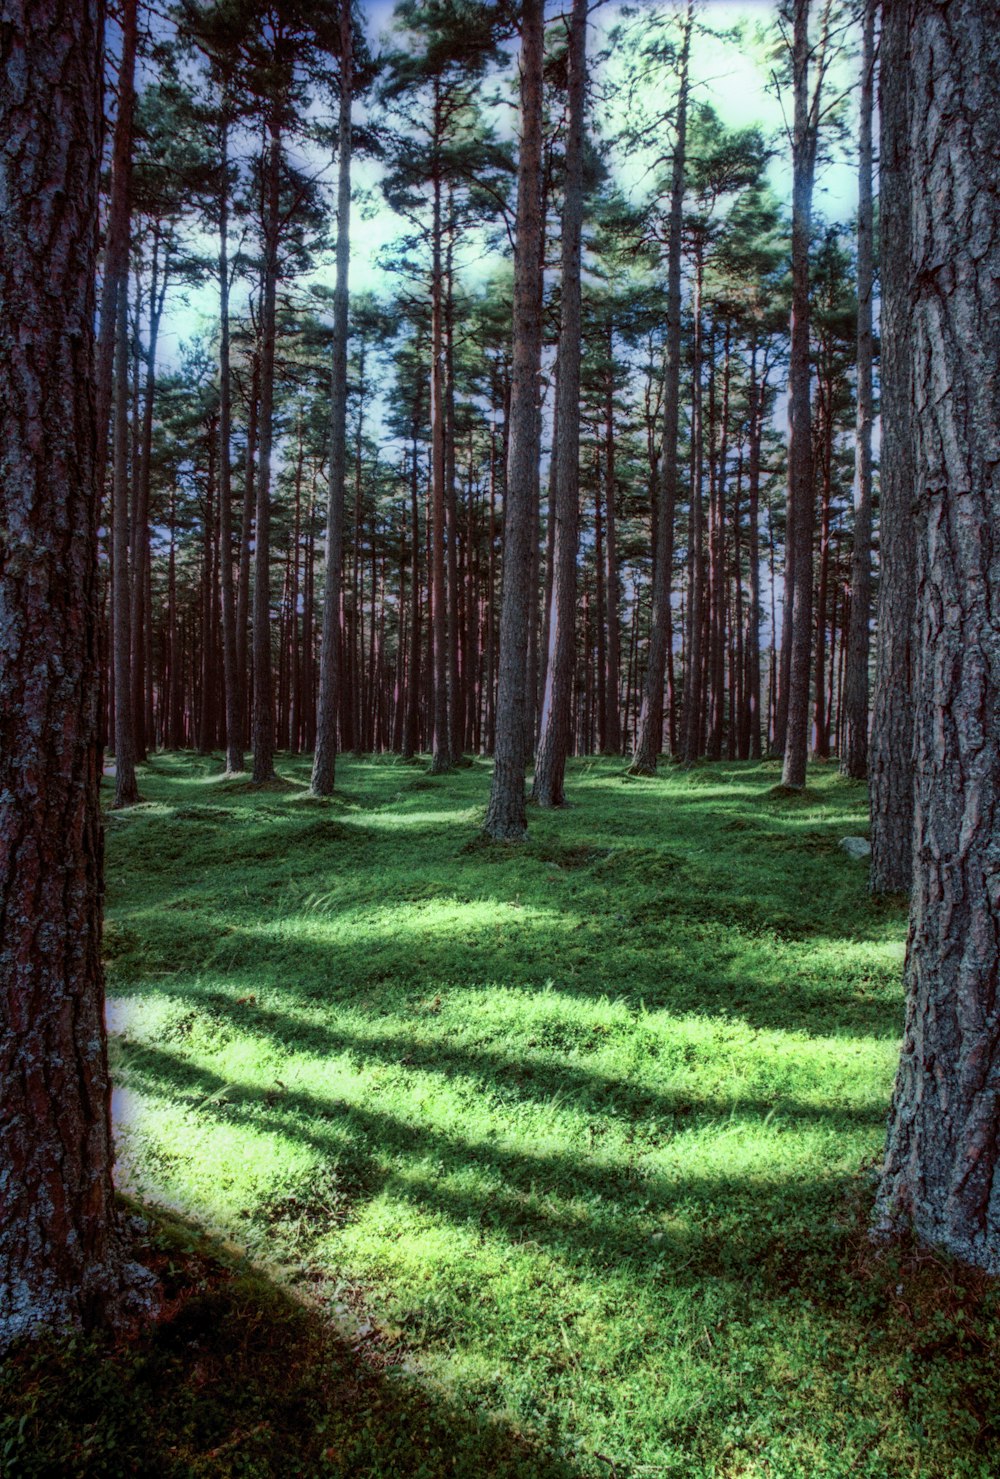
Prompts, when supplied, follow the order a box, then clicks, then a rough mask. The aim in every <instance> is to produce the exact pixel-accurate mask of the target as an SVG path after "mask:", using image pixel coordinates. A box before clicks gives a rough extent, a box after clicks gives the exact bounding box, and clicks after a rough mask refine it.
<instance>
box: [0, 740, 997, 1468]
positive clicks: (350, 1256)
mask: <svg viewBox="0 0 1000 1479" xmlns="http://www.w3.org/2000/svg"><path fill="white" fill-rule="evenodd" d="M217 768H218V766H217V762H212V761H207V760H197V759H193V758H191V757H178V756H160V757H157V758H156V760H155V762H154V763H153V764H152V765H151V766H149V767H148V768H147V769H146V772H145V774H144V775H143V794H144V796H145V797H147V801H146V803H145V804H144V805H143V806H141V807H137V808H134V809H133V810H131V811H129V812H125V813H116V814H113V815H112V817H111V819H110V823H109V833H110V835H109V842H108V859H109V863H108V874H109V925H108V934H107V951H108V959H109V992H110V994H111V996H112V1006H111V1019H112V1025H113V1027H114V1028H115V1031H116V1044H117V1047H116V1071H117V1082H118V1084H119V1086H120V1087H119V1090H118V1093H117V1096H116V1112H117V1116H118V1120H119V1126H120V1129H119V1135H120V1142H121V1147H122V1158H123V1170H124V1173H125V1178H126V1181H127V1184H128V1186H129V1187H130V1188H131V1189H132V1190H133V1191H135V1192H136V1193H137V1194H139V1195H141V1196H142V1197H143V1198H145V1199H147V1200H151V1201H153V1202H159V1203H161V1204H168V1205H172V1206H174V1207H178V1208H182V1209H184V1211H185V1212H186V1213H188V1214H190V1215H191V1216H194V1217H196V1218H197V1219H199V1220H200V1222H202V1223H203V1224H205V1225H206V1226H209V1227H211V1228H213V1229H215V1230H216V1231H217V1232H218V1233H220V1234H224V1235H225V1236H227V1237H229V1238H235V1239H237V1240H238V1241H239V1242H240V1243H241V1244H242V1245H243V1246H245V1247H246V1248H247V1249H248V1250H249V1251H250V1253H251V1254H252V1255H253V1256H254V1257H256V1258H259V1259H265V1260H267V1262H268V1265H269V1266H270V1267H271V1268H272V1269H276V1270H279V1271H280V1275H281V1278H282V1279H283V1281H284V1286H285V1287H286V1288H289V1289H291V1288H295V1289H299V1290H307V1291H308V1292H309V1298H310V1300H311V1301H312V1303H313V1306H314V1308H316V1309H318V1310H320V1311H325V1312H326V1314H327V1315H328V1316H329V1317H330V1318H331V1319H332V1320H333V1322H334V1325H335V1326H336V1325H337V1322H341V1323H342V1322H343V1320H344V1319H345V1310H346V1311H347V1312H348V1313H349V1314H350V1318H351V1319H354V1320H360V1321H361V1323H362V1325H363V1326H364V1327H365V1328H366V1330H367V1332H368V1333H367V1335H366V1337H365V1341H364V1345H365V1350H366V1351H368V1352H369V1354H371V1353H372V1352H377V1353H378V1359H379V1361H380V1362H381V1363H382V1364H383V1366H385V1367H386V1368H392V1369H393V1370H396V1368H397V1367H398V1374H399V1383H395V1379H394V1383H395V1384H394V1383H390V1386H391V1391H390V1392H389V1394H388V1395H386V1392H385V1391H384V1390H382V1389H381V1388H380V1390H379V1392H378V1393H376V1394H375V1395H371V1393H368V1395H365V1394H362V1396H361V1397H359V1399H358V1401H357V1403H355V1404H354V1405H353V1406H352V1405H350V1404H348V1406H347V1409H346V1410H347V1411H348V1413H349V1415H348V1416H347V1417H343V1418H342V1417H341V1416H338V1417H337V1418H336V1419H335V1421H336V1422H339V1423H340V1424H341V1429H340V1437H338V1439H337V1444H338V1445H339V1447H338V1448H337V1452H338V1454H339V1455H340V1456H339V1457H337V1458H335V1459H334V1460H330V1461H329V1462H331V1463H332V1464H333V1468H332V1470H331V1472H337V1473H344V1474H347V1473H351V1474H354V1473H357V1474H371V1475H378V1476H382V1475H387V1476H388V1475H394V1474H418V1473H420V1474H429V1475H433V1474H450V1473H453V1472H454V1473H469V1474H473V1473H488V1472H490V1471H491V1470H492V1469H497V1468H498V1463H499V1462H500V1461H499V1460H498V1456H497V1454H498V1445H499V1450H502V1451H503V1452H505V1453H506V1454H507V1455H508V1460H509V1463H510V1464H512V1465H522V1466H523V1465H526V1466H527V1467H526V1468H523V1470H522V1469H516V1468H507V1469H504V1468H503V1467H502V1464H500V1467H499V1470H498V1471H499V1472H501V1473H507V1472H510V1473H513V1472H522V1471H523V1472H526V1473H537V1474H539V1475H542V1474H549V1473H555V1472H563V1471H565V1472H566V1473H570V1472H572V1473H573V1474H578V1475H592V1474H605V1475H607V1474H610V1473H612V1472H615V1473H616V1474H618V1475H621V1476H624V1475H635V1476H638V1475H642V1474H656V1475H670V1476H677V1479H699V1476H706V1479H707V1476H726V1479H729V1476H736V1475H752V1476H757V1475H760V1476H765V1475H766V1476H775V1479H786V1476H789V1479H790V1476H798V1475H802V1476H812V1475H832V1476H847V1475H855V1474H860V1475H868V1476H871V1479H874V1476H883V1475H894V1474H907V1475H909V1474H920V1475H924V1476H941V1479H945V1476H952V1475H955V1476H961V1475H969V1476H972V1475H987V1474H991V1473H993V1472H995V1469H994V1468H993V1467H992V1460H991V1456H990V1443H991V1441H992V1440H993V1438H994V1437H995V1436H996V1433H995V1423H996V1418H997V1412H998V1403H997V1395H998V1393H997V1376H996V1374H995V1370H994V1366H995V1362H994V1360H993V1355H994V1350H995V1347H994V1344H993V1343H994V1340H995V1333H996V1332H995V1323H994V1321H995V1316H994V1312H993V1306H992V1304H991V1300H992V1294H991V1293H990V1292H989V1291H984V1290H982V1289H976V1290H973V1291H971V1292H970V1291H969V1290H966V1288H965V1286H964V1285H963V1284H962V1282H961V1280H959V1279H958V1278H957V1276H955V1275H954V1274H952V1273H951V1272H950V1271H948V1270H947V1269H944V1268H942V1267H941V1266H939V1265H937V1264H934V1265H933V1267H932V1268H930V1269H928V1267H927V1266H925V1265H924V1264H923V1263H919V1261H918V1263H917V1264H914V1265H913V1266H911V1265H909V1264H905V1263H899V1262H898V1261H896V1262H894V1261H893V1260H891V1259H889V1258H884V1259H882V1260H881V1261H874V1262H873V1260H872V1256H871V1254H870V1252H869V1251H868V1250H867V1245H866V1243H865V1240H864V1237H863V1224H864V1208H865V1205H866V1201H867V1198H868V1195H869V1190H868V1186H869V1183H868V1180H867V1177H866V1175H865V1173H863V1171H862V1170H861V1168H862V1167H863V1165H865V1164H866V1163H870V1162H871V1160H872V1158H873V1157H874V1156H875V1155H876V1153H877V1151H878V1149H879V1147H880V1144H881V1138H882V1124H883V1121H884V1115H885V1109H886V1104H887V1098H888V1093H889V1090H890V1087H891V1080H892V1072H893V1068H894V1062H895V1057H896V1054H897V1051H898V1035H899V1031H900V1026H901V994H900V987H899V972H900V963H901V958H902V941H903V933H904V927H905V915H904V911H903V908H902V905H901V903H900V901H894V902H890V903H888V904H885V903H881V902H876V901H873V900H871V899H870V898H869V896H868V894H867V889H866V870H865V868H864V866H863V865H860V864H858V863H856V862H853V861H852V860H850V859H848V858H846V857H845V856H844V855H843V854H842V853H841V852H840V850H839V848H838V846H837V844H838V841H839V838H840V837H842V836H843V835H844V834H845V833H851V834H857V833H859V832H863V831H865V830H866V819H865V809H864V808H865V797H864V792H863V790H862V789H860V788H858V787H857V786H855V785H851V784H846V783H844V782H841V781H840V780H839V779H838V777H837V776H836V775H835V774H834V773H833V772H832V770H830V769H824V768H820V767H817V768H816V769H815V770H814V771H813V772H812V773H811V774H810V784H809V788H808V790H807V791H806V792H805V793H804V794H803V795H798V796H796V797H795V798H787V797H782V796H780V795H775V794H774V793H773V789H772V788H773V786H774V782H775V779H776V771H775V768H774V767H773V766H772V765H769V764H767V763H765V764H763V765H732V764H730V765H714V766H709V765H704V766H700V767H698V768H696V769H695V770H694V771H692V772H689V773H681V772H679V771H677V770H674V769H671V768H664V770H663V772H662V774H661V775H660V776H658V777H657V778H655V779H635V778H632V777H626V776H625V775H624V774H623V771H622V766H621V764H616V763H614V762H610V761H586V762H577V763H576V764H575V765H573V766H572V767H571V772H570V780H571V787H572V800H573V802H574V805H573V807H572V808H571V809H569V810H567V811H565V812H560V813H558V814H553V815H547V814H545V813H543V812H539V811H535V812H533V814H532V818H531V838H530V841H529V843H528V844H527V845H526V846H525V847H523V848H513V849H512V848H503V847H496V846H492V845H490V844H487V843H485V842H483V841H482V840H481V839H480V838H479V837H478V836H477V827H478V825H479V822H480V820H481V817H482V814H483V807H484V805H485V801H486V795H487V789H488V768H487V767H486V766H485V765H483V764H482V763H479V762H477V763H476V764H475V765H472V766H470V767H468V768H466V769H463V770H461V771H458V772H456V773H454V774H451V775H448V776H447V777H442V778H431V777H428V776H426V775H425V774H422V773H421V772H420V771H418V770H417V769H415V768H414V767H412V766H407V765H403V764H400V763H394V762H392V761H391V760H384V761H383V760H371V759H369V760H353V761H352V760H346V759H345V760H342V761H341V762H340V763H339V776H340V782H341V786H342V789H341V790H339V792H338V795H337V797H336V798H335V799H334V800H333V801H331V802H328V803H317V802H315V801H313V800H311V799H310V798H309V797H308V796H307V794H306V790H305V786H306V781H307V778H308V762H307V761H306V760H304V759H303V760H294V761H293V760H285V761H284V762H279V768H280V770H281V774H282V778H283V780H284V782H285V789H284V790H281V791H278V792H274V791H271V792H263V793H262V792H255V791H252V790H250V789H248V788H246V787H241V786H237V785H235V784H233V783H229V782H223V781H221V780H220V779H219V778H218V776H217V774H216V771H217ZM925 1288H926V1289H929V1290H930V1292H929V1293H927V1294H926V1297H924V1296H923V1295H922V1296H921V1297H920V1298H916V1296H915V1295H914V1292H913V1291H914V1290H917V1289H925ZM897 1291H898V1292H897ZM956 1291H957V1292H956ZM282 1297H284V1296H282ZM914 1301H916V1303H914ZM921 1301H922V1302H921ZM330 1338H331V1339H332V1338H333V1337H330ZM356 1343H357V1342H353V1344H356ZM349 1344H350V1342H349ZM325 1359H326V1357H323V1358H322V1359H320V1358H319V1357H316V1358H315V1361H314V1360H313V1358H311V1357H310V1359H309V1361H307V1363H306V1365H307V1369H308V1371H312V1370H313V1366H314V1365H315V1364H316V1361H318V1362H319V1364H320V1366H322V1362H323V1360H325ZM366 1359H367V1357H366ZM338 1371H339V1373H340V1374H339V1375H338V1376H337V1377H336V1380H335V1381H334V1383H333V1386H330V1385H329V1384H328V1385H327V1386H326V1387H324V1388H323V1391H324V1392H325V1393H326V1396H325V1397H320V1398H318V1399H317V1402H318V1406H317V1407H316V1408H315V1409H314V1408H309V1412H310V1413H312V1414H313V1416H310V1417H309V1419H308V1422H306V1421H305V1420H304V1427H303V1437H302V1439H301V1443H300V1446H299V1449H298V1450H296V1448H295V1443H296V1442H297V1441H298V1440H296V1439H291V1438H288V1437H287V1436H286V1438H285V1440H283V1442H284V1447H283V1449H282V1454H283V1457H282V1462H283V1463H287V1464H289V1465H291V1464H293V1462H299V1461H300V1460H301V1465H302V1467H301V1468H300V1469H295V1468H294V1467H288V1468H287V1470H285V1469H272V1468H268V1467H267V1463H268V1462H271V1460H268V1461H264V1460H259V1461H257V1460H254V1462H255V1463H257V1467H253V1464H251V1463H250V1461H249V1460H248V1461H247V1462H248V1464H250V1466H249V1467H243V1468H239V1467H229V1468H227V1467H225V1463H229V1462H230V1460H229V1459H226V1460H225V1463H223V1461H222V1460H221V1459H220V1460H212V1461H208V1460H204V1459H202V1458H199V1459H198V1461H197V1462H198V1463H201V1464H205V1463H207V1464H208V1467H201V1468H199V1467H197V1464H195V1461H194V1459H192V1460H191V1463H192V1465H193V1467H191V1468H189V1469H179V1470H177V1472H192V1473H203V1472H204V1473H216V1472H218V1473H230V1472H233V1473H237V1472H238V1473H262V1474H265V1473H270V1472H286V1471H287V1472H289V1473H292V1472H326V1470H325V1469H323V1468H315V1467H313V1468H310V1464H313V1463H314V1451H315V1450H314V1449H311V1448H309V1446H308V1444H309V1442H311V1441H312V1439H311V1438H309V1437H308V1434H306V1431H305V1430H306V1428H307V1427H308V1425H309V1423H314V1422H318V1421H320V1419H319V1418H317V1417H315V1412H318V1411H319V1410H320V1409H321V1408H323V1404H324V1402H326V1403H327V1404H328V1406H329V1407H330V1409H331V1410H332V1409H333V1408H337V1409H338V1411H339V1407H338V1402H339V1399H338V1398H337V1397H336V1384H337V1382H340V1381H346V1382H350V1381H353V1379H354V1378H353V1377H351V1376H350V1372H349V1369H348V1367H343V1368H338ZM404 1378H405V1379H404ZM270 1379H271V1378H268V1380H270ZM303 1380H306V1377H303ZM308 1380H310V1381H311V1380H312V1377H311V1376H309V1377H308ZM400 1383H401V1385H400ZM263 1385H264V1379H263V1378H262V1379H261V1382H260V1383H258V1386H259V1387H261V1388H263ZM278 1386H279V1387H280V1381H279V1382H278ZM383 1386H384V1383H383ZM397 1386H398V1387H399V1389H398V1390H397ZM365 1392H368V1389H367V1388H365ZM401 1393H402V1395H401ZM279 1398H281V1399H282V1400H283V1394H282V1393H280V1392H279V1393H277V1395H276V1398H275V1400H276V1401H278V1400H279ZM254 1400H259V1401H261V1403H262V1404H263V1406H262V1411H263V1410H264V1408H265V1407H266V1401H265V1400H264V1397H263V1396H262V1395H261V1391H258V1392H257V1397H256V1398H255V1399H254ZM369 1403H374V1404H375V1407H376V1408H377V1412H378V1414H380V1416H378V1418H377V1419H372V1421H373V1422H374V1427H373V1429H372V1431H373V1432H376V1433H377V1437H376V1438H373V1439H372V1441H371V1443H370V1444H369V1447H368V1449H365V1450H364V1451H363V1452H362V1450H360V1449H359V1450H357V1453H356V1454H355V1451H354V1450H353V1449H350V1445H349V1443H348V1441H347V1439H346V1438H345V1436H344V1434H345V1433H347V1432H348V1431H349V1432H350V1433H356V1432H364V1431H367V1429H366V1426H365V1425H366V1423H368V1421H369V1417H368V1405H367V1404H369ZM421 1403H425V1404H430V1406H431V1407H432V1409H433V1412H434V1417H433V1422H432V1425H433V1424H436V1425H437V1426H436V1427H435V1429H434V1431H435V1433H437V1434H438V1436H437V1437H435V1438H434V1440H433V1442H434V1443H435V1444H437V1447H436V1448H433V1450H428V1452H429V1454H430V1456H429V1457H428V1456H427V1455H426V1454H425V1453H424V1451H423V1450H422V1448H421V1446H420V1443H419V1441H418V1440H417V1438H416V1437H414V1436H413V1434H412V1431H411V1429H412V1421H411V1415H410V1413H411V1407H410V1405H409V1404H417V1407H419V1406H420V1404H421ZM279 1405H280V1403H279ZM421 1410H422V1409H421ZM487 1419H488V1421H487ZM261 1420H265V1419H263V1418H262V1419H261ZM331 1420H334V1419H331ZM448 1424H453V1425H454V1427H455V1433H456V1437H455V1444H454V1447H455V1455H458V1456H457V1457H456V1456H455V1455H451V1454H450V1453H449V1451H448V1444H447V1442H446V1441H445V1440H444V1439H443V1438H442V1437H441V1436H440V1435H441V1433H442V1432H444V1430H445V1429H446V1428H447V1426H448ZM243 1426H244V1427H245V1426H246V1424H245V1422H244V1424H243ZM279 1427H280V1423H279ZM241 1431H242V1428H241ZM310 1431H311V1429H310ZM0 1432H2V1430H0ZM498 1434H499V1435H501V1437H500V1438H498V1437H497V1435H498ZM206 1441H207V1440H206ZM351 1441H353V1439H351ZM358 1441H360V1439H359V1440H358ZM345 1444H347V1446H346V1447H345ZM491 1444H492V1445H493V1446H492V1447H491ZM238 1448H239V1445H237V1448H236V1449H234V1450H233V1451H234V1452H238ZM341 1450H343V1451H342V1452H341ZM192 1451H193V1450H192ZM348 1451H350V1452H351V1453H352V1454H354V1456H353V1457H351V1458H350V1460H349V1461H348V1459H347V1458H346V1457H345V1456H344V1455H345V1454H346V1453H347V1452H348ZM359 1455H360V1456H359ZM505 1461H506V1460H505ZM232 1462H233V1464H235V1462H236V1461H235V1460H233V1461H232ZM324 1462H327V1460H324ZM212 1463H217V1467H216V1468H212V1467H211V1464H212ZM449 1464H455V1465H458V1466H457V1467H449ZM463 1464H464V1465H465V1466H466V1467H465V1468H463V1467H461V1465H463ZM338 1465H339V1466H340V1467H338ZM26 1472H27V1471H26ZM123 1472H127V1469H126V1470H123Z"/></svg>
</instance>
